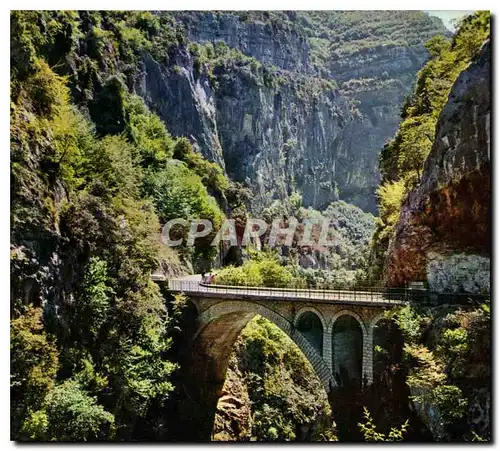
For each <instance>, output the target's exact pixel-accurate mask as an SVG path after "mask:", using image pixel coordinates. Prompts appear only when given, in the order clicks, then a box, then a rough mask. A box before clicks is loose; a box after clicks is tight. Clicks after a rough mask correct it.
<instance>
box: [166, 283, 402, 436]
mask: <svg viewBox="0 0 500 451" xmlns="http://www.w3.org/2000/svg"><path fill="white" fill-rule="evenodd" d="M168 288H169V290H170V291H171V292H173V293H181V292H182V293H184V294H185V295H186V296H187V297H188V298H189V300H190V302H191V303H192V304H193V305H194V306H195V308H196V316H197V320H196V330H195V331H193V334H192V339H191V340H190V346H189V349H186V352H185V355H186V356H188V360H187V361H186V362H184V366H185V368H186V369H187V370H188V372H189V373H190V375H189V376H188V377H187V378H186V380H189V381H191V383H190V387H189V388H188V387H186V394H187V396H188V397H189V398H190V400H191V404H192V406H191V409H190V413H189V414H186V415H190V416H193V415H196V414H193V408H194V409H195V410H197V412H198V414H199V415H201V416H202V417H204V418H198V420H195V419H194V418H190V422H193V421H198V424H205V430H204V432H203V431H202V430H200V431H199V432H200V433H201V435H202V436H204V437H205V438H206V437H208V438H209V437H210V433H211V428H212V424H213V417H214V415H215V409H216V405H217V400H218V399H219V397H220V395H221V392H222V387H223V385H224V379H225V375H226V371H227V367H228V363H229V357H230V354H231V350H232V347H233V345H234V342H235V340H236V339H237V337H238V335H239V334H240V332H241V331H242V329H243V328H244V327H245V325H246V324H247V323H248V321H250V320H251V319H252V318H253V317H254V316H256V315H261V316H262V317H264V318H266V319H268V320H269V321H271V322H273V323H274V324H276V325H277V326H278V327H279V328H280V329H281V330H282V331H283V332H285V333H286V334H287V335H288V336H289V337H290V338H291V339H292V340H293V341H294V343H295V344H296V345H297V346H298V347H299V348H300V349H301V351H302V352H303V353H304V355H305V356H306V358H307V359H308V361H309V362H310V364H311V365H312V367H313V369H314V371H315V372H316V374H317V376H318V378H319V379H320V380H321V382H322V384H323V386H324V387H325V390H326V392H327V393H328V392H329V391H330V390H332V388H334V387H336V386H338V385H339V384H340V385H341V384H343V383H344V382H345V381H346V380H355V381H357V383H359V384H361V383H363V384H370V383H371V382H372V381H373V332H374V328H375V325H376V324H377V322H378V321H379V320H380V319H381V318H383V317H384V313H385V311H387V310H388V309H391V308H394V307H396V306H399V305H401V304H403V303H404V299H405V298H406V293H405V291H392V292H391V293H384V292H382V291H380V290H371V289H369V290H364V291H351V290H349V291H347V290H335V291H334V290H309V289H306V290H301V289H287V288H282V289H276V288H262V287H234V286H222V285H205V284H201V283H200V282H199V281H196V280H183V279H176V280H169V281H168ZM196 406H197V407H196ZM200 427H201V426H200ZM202 429H203V427H202Z"/></svg>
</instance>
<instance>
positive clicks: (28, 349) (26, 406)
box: [10, 307, 59, 428]
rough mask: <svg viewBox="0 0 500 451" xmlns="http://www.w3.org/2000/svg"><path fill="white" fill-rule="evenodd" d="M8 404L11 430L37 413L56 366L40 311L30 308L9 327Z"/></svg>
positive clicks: (51, 342) (53, 349)
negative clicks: (31, 412)
mask: <svg viewBox="0 0 500 451" xmlns="http://www.w3.org/2000/svg"><path fill="white" fill-rule="evenodd" d="M10 362H11V363H10V365H11V382H10V385H11V403H12V422H13V427H14V428H16V427H19V424H20V423H21V422H22V421H23V419H24V416H25V415H26V414H27V413H28V412H29V411H33V410H37V409H38V408H39V407H40V405H41V403H42V402H43V399H44V398H45V396H46V394H47V393H48V392H49V391H50V390H51V389H52V387H53V385H54V381H55V376H56V373H57V370H58V365H59V352H58V349H57V347H56V345H55V343H54V340H53V339H51V337H49V336H48V334H47V333H46V332H45V330H44V325H43V321H42V310H41V309H39V308H33V307H30V308H29V309H28V310H27V312H26V313H25V314H24V315H21V316H19V317H18V318H16V319H14V320H12V321H11V325H10Z"/></svg>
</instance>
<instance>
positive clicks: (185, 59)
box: [134, 11, 438, 212]
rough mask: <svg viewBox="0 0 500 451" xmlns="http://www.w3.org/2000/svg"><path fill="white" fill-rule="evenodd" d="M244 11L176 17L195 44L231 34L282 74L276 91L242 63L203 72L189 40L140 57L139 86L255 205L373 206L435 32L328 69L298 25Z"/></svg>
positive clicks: (172, 126)
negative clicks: (163, 53)
mask: <svg viewBox="0 0 500 451" xmlns="http://www.w3.org/2000/svg"><path fill="white" fill-rule="evenodd" d="M240 16H241V17H239V16H238V15H235V14H232V13H227V14H222V13H216V12H210V11H207V12H184V13H178V14H177V15H176V18H177V20H179V21H182V22H183V23H184V25H185V28H186V34H187V36H188V38H189V39H190V40H191V41H195V42H198V43H206V42H211V43H216V42H218V41H224V42H225V43H226V44H227V45H228V46H230V47H232V48H234V49H238V50H240V51H241V52H243V53H244V54H245V55H248V56H251V57H253V58H255V59H256V60H258V61H259V62H260V63H261V64H263V65H264V66H265V67H266V68H267V69H268V70H270V71H271V72H273V73H274V74H275V75H276V76H277V77H278V78H279V83H278V85H277V86H270V85H269V84H266V83H265V82H263V79H262V77H259V76H256V75H255V73H252V72H251V71H250V70H249V69H248V67H245V66H244V65H241V64H238V63H237V62H234V61H233V62H232V63H229V64H226V65H224V66H223V67H222V68H216V69H215V70H213V71H212V69H213V68H210V67H208V66H210V63H203V64H202V67H201V69H200V70H198V69H195V67H194V64H193V63H194V62H193V58H192V56H191V55H190V53H189V51H188V50H187V47H186V48H179V49H177V51H176V52H174V53H175V54H173V55H171V56H170V57H169V61H168V62H159V61H155V60H154V59H153V58H152V57H151V55H148V54H146V55H144V58H143V62H142V67H141V75H140V76H139V77H138V78H137V80H136V82H135V86H134V89H135V91H136V92H137V93H138V94H139V95H141V96H142V97H144V98H145V99H147V101H148V104H149V106H150V107H151V108H152V109H153V110H154V111H155V112H157V113H158V114H159V115H160V116H161V118H162V119H163V120H164V121H165V122H166V124H167V126H168V128H169V130H171V131H172V133H173V134H174V135H176V136H187V137H189V138H190V139H191V141H192V142H193V143H195V145H196V146H197V148H198V150H199V151H200V152H201V153H202V154H203V155H204V156H205V157H207V158H208V159H210V160H212V161H216V162H218V163H219V164H220V165H221V166H222V167H224V168H225V169H226V170H227V173H228V175H229V176H230V177H231V178H233V179H234V180H236V181H241V182H244V183H246V184H247V185H248V186H249V187H250V188H251V189H252V191H253V193H254V195H255V198H254V201H253V205H252V207H253V209H254V210H257V211H258V210H260V209H261V208H263V207H264V206H266V205H268V204H269V202H270V201H272V200H274V199H285V198H287V197H288V196H289V195H290V193H291V191H292V190H297V191H299V192H301V193H302V194H303V200H304V204H305V206H306V207H307V206H312V207H314V208H316V209H322V208H325V207H326V206H327V205H328V204H329V203H330V202H332V201H334V200H337V199H339V198H340V199H343V200H345V201H347V202H351V203H354V204H356V205H358V206H359V207H361V208H363V209H364V210H366V211H371V212H375V211H376V203H375V194H374V193H375V190H376V187H377V185H378V183H379V172H378V154H379V151H380V149H381V147H382V146H383V144H384V142H385V141H386V140H387V139H388V138H389V137H391V136H392V135H393V134H394V132H395V131H396V128H397V125H398V123H399V119H400V105H401V104H402V102H403V100H404V98H405V96H406V95H407V94H408V93H409V91H410V89H411V84H412V82H413V81H414V79H415V75H416V73H417V71H418V70H419V69H420V67H421V66H422V64H423V63H424V62H425V60H426V59H427V52H426V50H425V48H424V46H423V44H424V42H425V41H426V40H427V39H428V38H429V37H430V35H429V32H428V30H425V31H424V30H423V31H422V33H421V36H420V41H419V42H417V43H414V44H412V45H409V46H406V47H405V46H396V47H391V46H379V47H373V48H371V49H370V50H369V51H366V52H361V53H360V54H356V55H353V56H352V57H350V58H346V59H339V60H336V61H335V62H332V65H331V67H330V68H329V69H328V70H327V72H328V71H329V72H328V73H323V74H322V75H321V76H320V75H318V73H317V72H315V69H314V68H313V66H312V63H311V48H310V44H309V41H308V39H307V37H306V36H304V35H303V34H302V32H301V31H300V30H301V28H300V25H299V22H294V21H293V20H292V21H291V22H288V25H286V26H285V27H284V26H282V25H280V26H278V25H272V23H263V22H259V21H257V20H248V21H246V20H245V19H244V17H242V14H240ZM297 20H298V19H297ZM402 24H404V20H403V22H402ZM436 32H438V31H437V29H436V30H434V31H433V33H434V34H435V33H436ZM325 70H326V69H325ZM325 81H329V82H332V81H333V82H334V83H333V84H331V85H325V83H324V82H325ZM214 82H215V83H214ZM328 86H330V87H328Z"/></svg>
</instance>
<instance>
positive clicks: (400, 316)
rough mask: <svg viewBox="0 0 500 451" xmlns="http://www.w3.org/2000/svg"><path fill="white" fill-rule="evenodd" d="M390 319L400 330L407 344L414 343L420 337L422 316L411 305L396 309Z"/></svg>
mask: <svg viewBox="0 0 500 451" xmlns="http://www.w3.org/2000/svg"><path fill="white" fill-rule="evenodd" d="M392 319H393V320H394V322H395V323H396V324H397V325H398V327H399V329H400V330H401V332H402V334H403V337H404V339H405V342H406V343H407V344H413V343H416V342H417V341H418V339H419V337H420V335H421V329H420V326H421V324H422V316H421V315H419V314H418V313H417V311H416V310H415V309H414V308H413V307H412V306H411V305H405V306H404V307H401V308H399V309H397V310H396V311H395V312H394V313H393V315H392Z"/></svg>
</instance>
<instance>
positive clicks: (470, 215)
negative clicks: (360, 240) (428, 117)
mask: <svg viewBox="0 0 500 451" xmlns="http://www.w3.org/2000/svg"><path fill="white" fill-rule="evenodd" d="M490 54H491V50H490V43H489V42H487V43H486V44H485V45H484V46H483V48H482V49H481V52H480V54H479V55H478V57H477V58H476V59H475V61H473V62H472V63H471V64H470V65H469V67H468V68H467V69H466V70H464V71H463V72H462V73H461V74H460V76H459V77H458V79H457V80H456V82H455V84H454V85H453V88H452V90H451V92H450V95H449V98H448V102H447V104H446V105H445V107H444V108H443V110H442V112H441V115H440V118H439V121H438V124H437V128H436V138H435V142H434V145H433V148H432V151H431V153H430V154H429V156H428V158H427V160H426V162H425V166H424V171H423V174H422V178H421V181H420V184H419V186H418V187H417V188H415V189H414V190H412V191H411V192H410V193H409V195H408V197H407V199H406V201H405V202H404V204H403V206H402V208H401V215H400V219H399V222H398V224H397V226H396V229H395V236H394V239H393V240H392V242H391V244H390V247H389V252H388V256H387V260H386V266H385V275H384V277H385V280H386V281H387V283H388V284H389V285H394V286H398V285H399V286H401V285H403V284H405V283H406V282H408V281H415V280H428V282H429V285H430V288H431V289H432V290H435V291H472V292H484V291H489V278H488V277H482V276H481V274H483V273H484V272H485V271H488V270H489V268H488V266H489V256H490V230H489V222H490V199H491V174H490V114H491V105H490V70H491V69H490V67H491V63H490V59H491V58H490ZM456 254H465V256H464V255H462V256H461V257H458V256H457V255H456ZM457 259H458V260H460V265H459V266H460V268H459V270H458V269H457V265H456V264H451V262H452V260H453V261H455V263H456V261H457ZM457 271H458V272H460V274H458V273H457ZM478 271H479V272H478ZM460 280H461V281H462V282H460ZM471 281H472V282H473V283H472V282H471ZM469 282H471V283H469Z"/></svg>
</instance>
